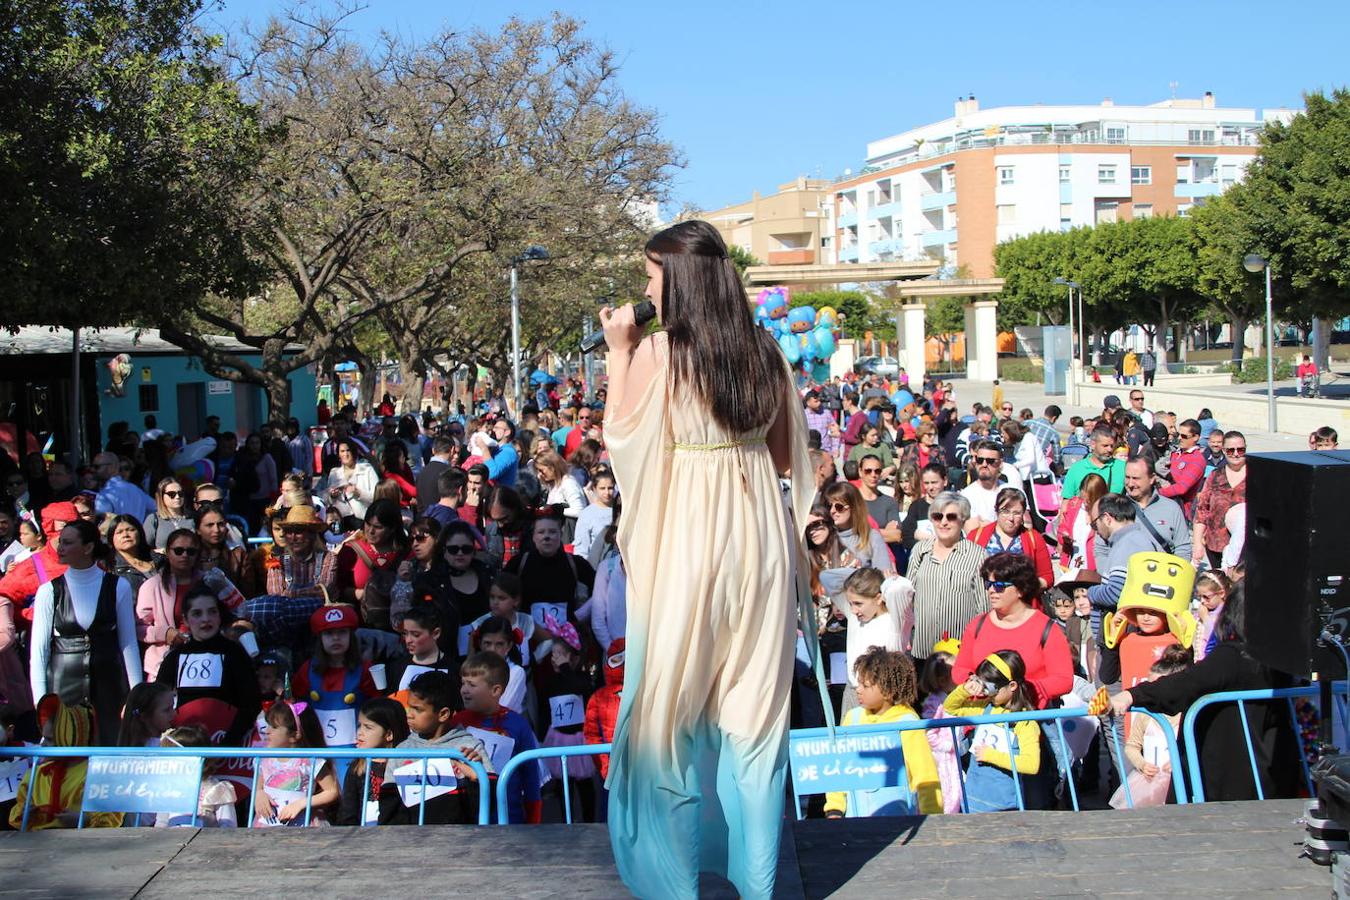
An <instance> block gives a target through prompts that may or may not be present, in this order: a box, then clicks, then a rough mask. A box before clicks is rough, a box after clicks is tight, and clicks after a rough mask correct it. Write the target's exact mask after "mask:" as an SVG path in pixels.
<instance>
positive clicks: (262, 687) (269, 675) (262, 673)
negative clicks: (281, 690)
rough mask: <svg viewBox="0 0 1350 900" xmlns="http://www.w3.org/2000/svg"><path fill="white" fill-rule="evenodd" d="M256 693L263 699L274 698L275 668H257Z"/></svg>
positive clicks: (275, 686) (275, 688)
mask: <svg viewBox="0 0 1350 900" xmlns="http://www.w3.org/2000/svg"><path fill="white" fill-rule="evenodd" d="M257 674H258V693H260V694H262V695H263V697H275V696H276V693H277V686H278V684H277V682H278V678H277V668H276V666H258V673H257Z"/></svg>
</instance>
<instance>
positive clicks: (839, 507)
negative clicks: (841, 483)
mask: <svg viewBox="0 0 1350 900" xmlns="http://www.w3.org/2000/svg"><path fill="white" fill-rule="evenodd" d="M852 511H853V507H851V506H849V505H848V504H847V503H831V504H830V512H852Z"/></svg>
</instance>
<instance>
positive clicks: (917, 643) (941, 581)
mask: <svg viewBox="0 0 1350 900" xmlns="http://www.w3.org/2000/svg"><path fill="white" fill-rule="evenodd" d="M969 518H970V501H969V500H967V499H966V498H965V497H964V496H962V495H961V494H958V493H956V492H955V491H943V492H942V493H940V494H938V495H937V496H936V497H934V498H933V501H932V502H931V503H930V504H929V509H928V521H929V524H930V526H931V527H932V529H933V537H931V538H924V539H922V540H920V541H918V542H916V543H915V544H914V549H913V550H912V551H911V552H910V554H909V569H908V571H907V573H906V577H907V578H909V580H910V583H911V584H913V585H914V652H915V660H914V665H915V667H916V668H918V669H922V668H923V663H925V662H927V661H928V660H927V658H926V657H924V658H919V657H918V654H920V653H924V654H926V653H931V652H932V647H933V645H934V644H936V643H937V642H938V641H940V640H942V639H943V637H944V636H951V635H955V634H959V633H960V631H961V629H962V628H965V626H966V623H967V622H969V621H970V619H971V617H972V616H974V615H976V614H978V613H979V612H980V611H981V610H983V609H984V605H985V592H984V586H983V583H982V582H981V581H980V566H981V565H982V564H983V563H984V560H985V552H984V548H983V547H981V546H980V545H979V544H976V543H975V542H974V541H969V540H966V534H965V531H966V521H967V520H968V519H969ZM958 683H959V682H958Z"/></svg>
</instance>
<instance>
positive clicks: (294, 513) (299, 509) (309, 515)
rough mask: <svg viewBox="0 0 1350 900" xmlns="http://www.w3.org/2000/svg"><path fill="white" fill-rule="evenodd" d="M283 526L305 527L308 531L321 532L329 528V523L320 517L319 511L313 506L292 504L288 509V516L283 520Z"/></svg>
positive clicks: (284, 527)
mask: <svg viewBox="0 0 1350 900" xmlns="http://www.w3.org/2000/svg"><path fill="white" fill-rule="evenodd" d="M281 527H282V528H283V529H286V528H303V529H305V530H306V531H313V532H320V531H325V530H327V528H328V524H327V523H326V522H324V520H323V519H320V518H319V513H318V511H317V510H315V509H314V507H312V506H292V507H291V508H290V509H288V510H286V518H284V519H282V520H281Z"/></svg>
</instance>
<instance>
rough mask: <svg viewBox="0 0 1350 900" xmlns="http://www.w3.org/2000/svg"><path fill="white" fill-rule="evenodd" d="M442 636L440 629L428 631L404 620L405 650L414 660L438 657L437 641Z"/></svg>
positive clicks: (408, 620)
mask: <svg viewBox="0 0 1350 900" xmlns="http://www.w3.org/2000/svg"><path fill="white" fill-rule="evenodd" d="M440 636H441V630H440V629H439V628H432V629H430V630H428V629H426V628H423V627H422V626H421V625H418V624H417V623H416V622H414V621H412V620H411V619H404V620H403V648H404V649H405V650H407V651H408V655H409V656H411V657H413V658H414V659H426V658H428V657H432V656H436V655H437V652H438V650H437V647H436V641H437V640H439V639H440Z"/></svg>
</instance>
